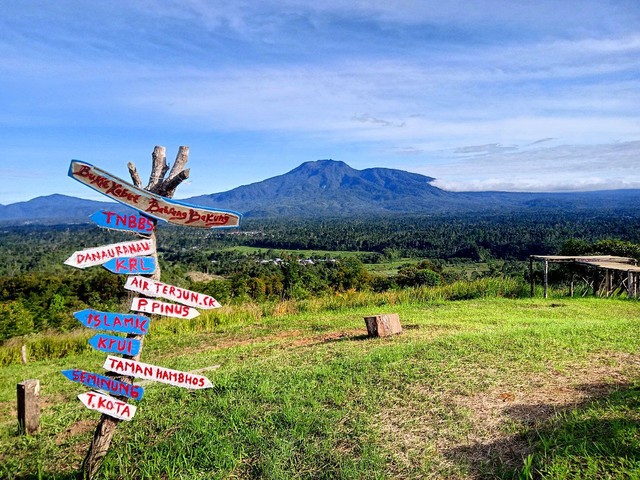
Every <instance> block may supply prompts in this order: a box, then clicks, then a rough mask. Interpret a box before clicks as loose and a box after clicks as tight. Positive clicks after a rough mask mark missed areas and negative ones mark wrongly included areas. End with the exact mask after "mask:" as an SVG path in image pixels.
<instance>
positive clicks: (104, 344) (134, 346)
mask: <svg viewBox="0 0 640 480" xmlns="http://www.w3.org/2000/svg"><path fill="white" fill-rule="evenodd" d="M89 345H91V346H92V347H93V348H95V349H96V350H100V351H101V352H109V353H120V354H122V355H131V356H134V355H137V354H138V352H139V351H140V340H135V339H133V338H124V337H118V336H116V335H105V334H103V333H99V334H97V335H94V336H93V337H91V338H90V339H89Z"/></svg>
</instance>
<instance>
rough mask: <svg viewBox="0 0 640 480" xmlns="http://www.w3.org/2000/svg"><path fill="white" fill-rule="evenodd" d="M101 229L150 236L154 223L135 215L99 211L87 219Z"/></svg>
mask: <svg viewBox="0 0 640 480" xmlns="http://www.w3.org/2000/svg"><path fill="white" fill-rule="evenodd" d="M89 218H90V219H91V220H93V222H94V223H95V224H96V225H98V226H99V227H102V228H108V229H110V230H122V231H125V232H135V233H139V234H141V235H151V234H152V233H153V229H154V228H155V221H154V220H151V219H150V218H147V217H145V216H144V215H138V214H137V213H118V212H111V211H109V210H100V211H99V212H96V213H94V214H93V215H91V216H90V217H89Z"/></svg>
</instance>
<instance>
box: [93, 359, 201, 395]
mask: <svg viewBox="0 0 640 480" xmlns="http://www.w3.org/2000/svg"><path fill="white" fill-rule="evenodd" d="M102 368H104V369H105V370H109V371H111V372H115V373H120V374H122V375H127V376H130V377H136V378H143V379H145V380H154V381H156V382H162V383H168V384H169V385H173V386H176V387H183V388H192V389H201V388H211V387H213V384H212V383H211V382H210V381H209V379H208V378H207V377H203V376H202V375H196V374H195V373H188V372H180V371H178V370H171V369H170V368H164V367H157V366H155V365H149V364H147V363H141V362H136V361H135V360H128V359H126V358H118V357H114V356H112V355H109V356H108V357H107V360H106V361H105V362H104V365H103V366H102Z"/></svg>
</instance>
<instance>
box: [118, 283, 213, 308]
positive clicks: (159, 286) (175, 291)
mask: <svg viewBox="0 0 640 480" xmlns="http://www.w3.org/2000/svg"><path fill="white" fill-rule="evenodd" d="M124 288H126V289H127V290H131V291H133V292H138V293H142V294H144V295H147V296H149V297H160V298H166V299H167V300H173V301H174V302H180V303H182V304H183V305H189V306H190V307H196V308H205V309H208V308H220V307H221V306H222V305H220V304H219V303H218V301H217V300H216V299H215V298H213V297H210V296H209V295H204V294H203V293H198V292H192V291H191V290H186V289H184V288H180V287H174V286H172V285H167V284H166V283H162V282H158V281H157V280H151V279H150V278H145V277H138V276H135V277H129V278H127V283H126V284H125V286H124Z"/></svg>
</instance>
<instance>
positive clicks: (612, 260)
mask: <svg viewBox="0 0 640 480" xmlns="http://www.w3.org/2000/svg"><path fill="white" fill-rule="evenodd" d="M534 261H541V262H544V298H548V296H549V264H550V263H563V264H568V265H572V266H574V267H583V268H573V269H572V272H571V284H570V288H569V292H570V295H571V296H572V297H573V293H574V281H575V276H576V270H580V269H581V270H582V271H583V272H584V273H585V275H580V278H581V279H582V280H583V281H584V282H585V283H586V284H587V285H588V286H589V288H590V289H592V290H593V294H594V295H597V296H606V297H609V296H611V295H616V294H620V293H623V292H626V293H627V295H628V296H629V297H633V298H638V296H639V294H640V267H639V266H637V261H636V259H635V258H628V257H616V256H612V255H591V256H563V255H530V256H529V278H530V280H531V296H532V297H533V295H534V287H535V283H534V277H533V262H534Z"/></svg>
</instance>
